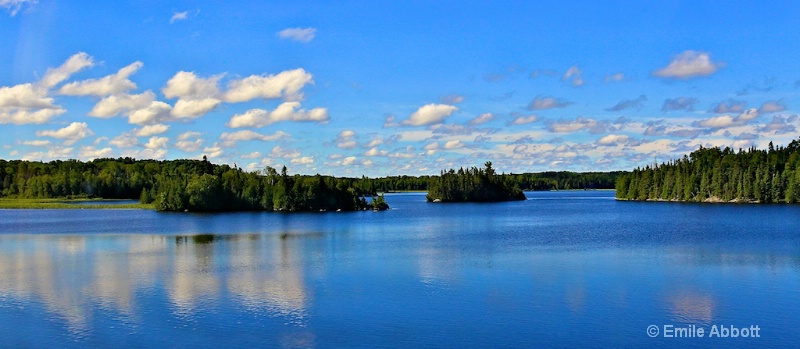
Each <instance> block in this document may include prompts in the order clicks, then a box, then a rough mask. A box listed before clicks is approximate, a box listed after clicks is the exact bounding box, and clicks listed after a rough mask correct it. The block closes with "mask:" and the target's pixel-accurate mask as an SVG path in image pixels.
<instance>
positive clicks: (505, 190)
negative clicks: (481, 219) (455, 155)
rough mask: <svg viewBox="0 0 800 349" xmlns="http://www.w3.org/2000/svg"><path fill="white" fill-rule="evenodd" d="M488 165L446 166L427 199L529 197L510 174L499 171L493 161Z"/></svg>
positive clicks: (522, 198) (500, 199)
mask: <svg viewBox="0 0 800 349" xmlns="http://www.w3.org/2000/svg"><path fill="white" fill-rule="evenodd" d="M484 166H485V167H484V168H482V169H479V168H477V167H472V168H469V169H466V170H465V169H463V168H460V169H458V171H455V170H453V169H450V170H449V171H444V170H443V171H442V172H441V174H440V175H439V176H438V177H433V178H431V180H430V184H429V185H428V195H427V196H426V199H427V200H428V201H433V202H494V201H509V200H525V194H523V193H522V189H520V188H519V186H517V185H515V184H514V183H513V182H512V181H511V180H510V177H509V176H503V175H498V174H496V173H495V171H494V169H493V168H492V162H491V161H489V162H486V164H485V165H484Z"/></svg>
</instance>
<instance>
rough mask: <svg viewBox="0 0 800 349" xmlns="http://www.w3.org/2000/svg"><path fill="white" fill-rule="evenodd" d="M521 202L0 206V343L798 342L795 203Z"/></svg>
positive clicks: (408, 198)
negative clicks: (283, 209) (362, 207)
mask: <svg viewBox="0 0 800 349" xmlns="http://www.w3.org/2000/svg"><path fill="white" fill-rule="evenodd" d="M527 195H528V197H529V200H527V201H519V202H508V203H497V204H428V203H425V197H424V194H390V195H387V201H388V202H389V204H390V205H392V208H393V209H392V210H390V211H385V212H352V213H333V212H328V213H309V214H304V213H294V214H277V213H276V214H268V213H228V214H183V213H180V214H169V213H157V212H152V211H146V210H91V209H90V210H0V346H2V347H34V348H50V347H67V348H85V347H97V348H105V347H212V348H216V347H277V348H296V347H300V348H306V347H311V348H313V347H364V348H374V347H396V348H408V347H481V348H484V347H498V348H499V347H510V348H519V347H554V346H555V347H709V346H712V347H715V346H726V347H752V348H763V347H787V346H796V345H797V344H796V338H800V326H798V325H800V321H798V320H797V314H798V310H800V220H798V219H797V218H796V217H798V215H799V214H800V206H787V205H719V204H716V205H715V204H677V203H637V202H617V201H615V200H614V199H613V195H614V194H613V192H609V191H587V192H536V193H527ZM649 325H655V326H657V328H659V329H660V332H659V334H658V335H657V336H656V337H654V338H651V337H650V336H648V334H647V328H648V326H649ZM664 326H674V327H687V326H695V328H698V327H700V328H704V330H705V337H703V338H698V337H695V338H665V337H664V336H663V332H664V329H665V327H664ZM712 326H726V327H730V326H734V327H736V328H745V327H747V328H749V327H750V326H758V327H759V329H760V332H759V337H757V338H741V337H738V338H708V333H709V331H710V329H711V328H712Z"/></svg>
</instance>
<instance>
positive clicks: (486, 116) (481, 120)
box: [469, 113, 494, 126]
mask: <svg viewBox="0 0 800 349" xmlns="http://www.w3.org/2000/svg"><path fill="white" fill-rule="evenodd" d="M492 120H494V115H492V113H483V114H481V115H478V116H476V117H475V118H474V119H472V120H470V121H469V125H470V126H477V125H480V124H485V123H487V122H489V121H492Z"/></svg>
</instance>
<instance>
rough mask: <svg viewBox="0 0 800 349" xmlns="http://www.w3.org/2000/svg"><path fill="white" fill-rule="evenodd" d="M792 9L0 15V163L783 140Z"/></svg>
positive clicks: (517, 166)
mask: <svg viewBox="0 0 800 349" xmlns="http://www.w3.org/2000/svg"><path fill="white" fill-rule="evenodd" d="M797 18H800V4H798V3H797V2H792V1H786V2H784V1H771V2H738V1H726V2H719V1H708V2H705V1H647V2H641V3H639V2H631V1H620V2H613V1H603V2H587V1H576V2H573V1H555V2H539V1H402V2H382V1H347V2H329V1H324V2H323V1H321V2H314V1H302V0H301V1H225V2H220V1H122V0H121V1H57V0H38V1H37V0H0V158H2V159H26V160H33V161H50V160H55V159H81V160H91V159H95V158H105V157H114V158H116V157H134V158H137V159H167V160H169V159H183V158H195V159H199V158H202V157H203V156H206V157H207V158H208V159H209V160H210V161H212V162H215V163H227V164H230V165H235V166H238V167H241V168H244V169H246V170H248V171H256V170H263V169H264V168H265V167H266V166H272V167H276V168H280V167H281V166H284V165H285V166H287V168H288V169H289V172H290V173H301V174H315V173H320V174H327V175H336V176H358V177H360V176H362V175H366V176H370V177H376V176H387V175H424V174H438V173H439V171H440V170H442V169H445V168H451V167H454V168H458V167H471V166H479V167H480V166H483V164H484V162H486V161H492V163H493V164H494V167H495V168H496V169H497V170H498V171H499V172H506V173H510V172H512V173H522V172H542V171H564V170H566V171H578V172H586V171H610V170H629V169H632V168H635V167H639V166H646V165H648V164H652V163H654V162H656V161H658V162H663V161H667V160H669V159H676V158H680V157H682V156H683V155H684V154H687V153H689V152H691V151H693V150H695V149H697V148H699V147H701V146H703V147H710V146H720V147H726V146H728V147H732V148H733V149H739V148H745V149H746V148H749V147H752V146H755V147H759V148H765V147H766V146H767V144H768V143H769V142H774V143H775V144H776V145H777V144H788V143H789V142H790V141H792V140H793V139H796V138H797V137H798V131H797V128H798V127H799V126H800V118H798V115H797V111H796V110H797V108H798V106H800V61H798V59H797V54H798V52H800V30H797V20H796V19H797Z"/></svg>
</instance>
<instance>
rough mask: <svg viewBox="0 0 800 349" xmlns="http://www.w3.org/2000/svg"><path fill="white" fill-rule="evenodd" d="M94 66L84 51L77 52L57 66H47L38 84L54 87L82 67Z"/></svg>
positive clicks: (91, 59)
mask: <svg viewBox="0 0 800 349" xmlns="http://www.w3.org/2000/svg"><path fill="white" fill-rule="evenodd" d="M92 66H94V59H93V58H92V56H89V55H88V54H87V53H85V52H78V53H76V54H74V55H72V56H71V57H70V58H69V59H67V61H66V62H64V64H62V65H61V66H59V67H58V68H49V69H47V72H46V73H45V74H44V76H43V77H42V79H41V80H40V81H39V85H41V86H42V87H45V88H51V87H54V86H56V85H58V84H60V83H61V82H63V81H64V80H67V79H69V77H70V76H72V74H75V73H77V72H79V71H81V70H83V69H84V68H88V67H92Z"/></svg>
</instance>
